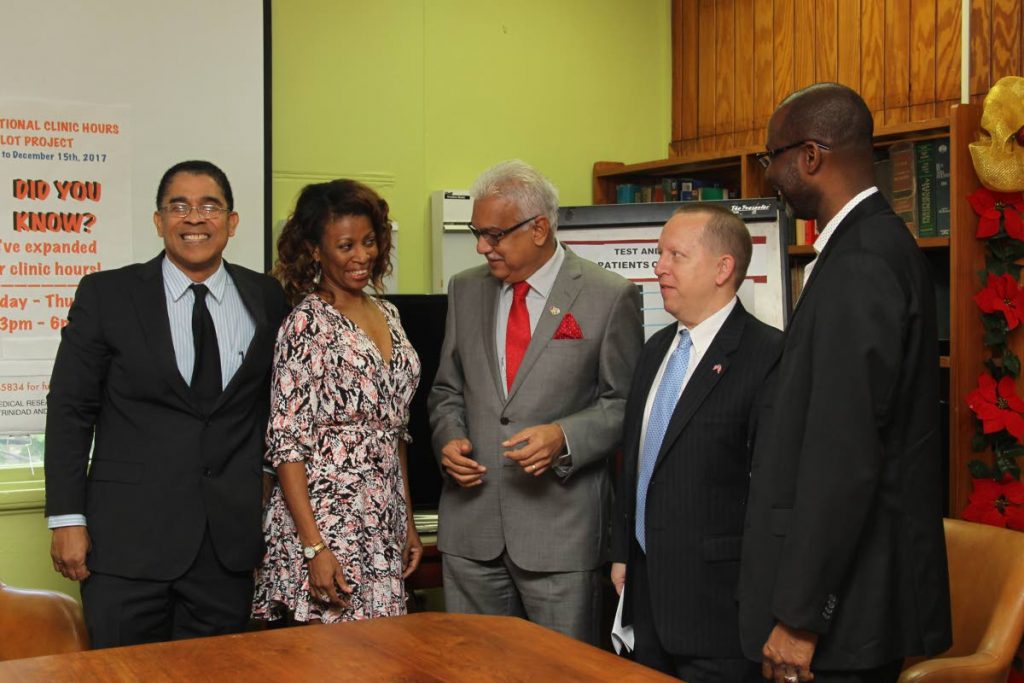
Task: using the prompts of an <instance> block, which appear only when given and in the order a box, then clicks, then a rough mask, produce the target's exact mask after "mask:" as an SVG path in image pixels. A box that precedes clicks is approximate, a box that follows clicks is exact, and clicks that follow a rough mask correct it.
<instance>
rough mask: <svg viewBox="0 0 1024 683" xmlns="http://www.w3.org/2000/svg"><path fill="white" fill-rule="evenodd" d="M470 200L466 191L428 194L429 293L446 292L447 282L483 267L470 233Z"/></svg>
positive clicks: (440, 191)
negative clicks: (457, 274) (466, 271)
mask: <svg viewBox="0 0 1024 683" xmlns="http://www.w3.org/2000/svg"><path fill="white" fill-rule="evenodd" d="M472 217H473V199H472V197H470V196H469V190H437V191H436V192H432V193H431V194H430V243H431V250H432V259H431V260H432V273H433V277H431V291H432V292H434V293H443V292H446V291H448V278H450V277H451V276H452V275H455V274H456V273H458V272H460V271H463V270H466V269H467V268H472V267H473V266H477V265H480V264H481V263H483V262H484V261H483V257H481V256H480V255H479V254H477V253H476V240H474V239H473V235H472V233H470V232H469V222H470V220H471V219H472Z"/></svg>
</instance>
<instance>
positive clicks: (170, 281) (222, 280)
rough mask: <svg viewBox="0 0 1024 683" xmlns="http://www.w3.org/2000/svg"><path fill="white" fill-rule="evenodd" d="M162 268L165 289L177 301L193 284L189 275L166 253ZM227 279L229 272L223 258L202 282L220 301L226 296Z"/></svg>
mask: <svg viewBox="0 0 1024 683" xmlns="http://www.w3.org/2000/svg"><path fill="white" fill-rule="evenodd" d="M161 268H162V270H163V276H164V290H165V291H166V292H167V293H168V294H169V295H170V297H171V299H172V300H173V301H177V300H178V299H180V298H181V297H183V296H185V292H187V291H188V288H189V285H192V284H193V282H192V280H190V279H189V277H188V275H185V273H183V272H181V270H180V269H179V268H178V266H176V265H174V263H172V262H171V260H170V259H169V258H167V256H166V255H164V260H163V262H162V263H161ZM227 281H228V272H227V270H226V269H225V268H224V260H223V259H221V262H220V265H219V266H218V267H217V270H216V272H214V274H213V275H211V276H210V277H208V278H206V280H204V281H203V282H202V283H201V284H204V285H206V287H207V288H208V289H209V290H210V296H212V297H213V299H214V301H218V302H219V301H220V300H221V299H222V298H223V297H224V288H225V287H226V286H227ZM197 284H198V283H197Z"/></svg>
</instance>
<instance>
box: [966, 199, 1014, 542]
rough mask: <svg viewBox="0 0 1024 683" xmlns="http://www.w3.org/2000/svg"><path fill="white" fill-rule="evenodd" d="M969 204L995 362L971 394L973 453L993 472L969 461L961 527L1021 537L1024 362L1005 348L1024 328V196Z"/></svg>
mask: <svg viewBox="0 0 1024 683" xmlns="http://www.w3.org/2000/svg"><path fill="white" fill-rule="evenodd" d="M968 200H969V201H970V203H971V206H972V207H973V208H974V212H975V213H977V214H978V216H979V220H978V228H977V231H976V232H975V235H976V236H977V237H978V239H983V240H985V268H984V270H982V271H980V272H979V273H978V277H979V279H980V280H981V281H982V282H984V283H985V286H984V287H983V288H982V289H981V290H980V291H979V292H978V293H977V294H976V295H975V296H974V302H975V303H976V304H977V305H978V309H979V310H980V312H981V323H982V327H983V328H984V330H985V336H984V344H985V346H987V347H989V350H990V356H989V358H988V360H986V361H985V369H986V371H985V372H983V373H982V374H981V375H980V376H979V377H978V386H977V388H976V389H975V390H974V391H972V392H970V393H969V394H967V405H968V406H969V407H970V409H971V411H972V412H973V413H974V415H975V416H976V417H977V425H978V428H977V433H976V434H975V436H974V440H973V447H974V450H975V451H976V452H981V451H985V450H990V451H991V452H992V460H991V464H989V463H988V462H985V461H982V460H972V461H971V462H970V463H968V469H969V470H970V473H971V475H972V476H973V477H974V490H973V492H972V493H971V497H970V502H969V503H968V505H967V508H966V509H965V510H964V513H963V516H964V519H968V520H971V521H975V522H983V523H985V524H994V525H996V526H1003V527H1009V528H1011V529H1021V530H1024V483H1022V482H1021V481H1020V478H1021V473H1020V466H1019V465H1018V464H1017V458H1018V457H1019V456H1021V455H1024V446H1022V445H1021V441H1022V440H1024V399H1022V398H1021V396H1020V395H1019V394H1018V392H1017V379H1018V378H1019V377H1020V372H1021V367H1020V359H1019V358H1018V357H1017V355H1016V354H1015V353H1013V351H1012V350H1011V349H1010V348H1009V346H1008V345H1007V339H1008V336H1009V334H1010V333H1011V332H1012V331H1014V330H1016V329H1017V328H1019V327H1021V323H1022V322H1024V291H1022V289H1021V286H1020V275H1021V266H1020V265H1018V264H1017V261H1018V260H1019V259H1021V258H1024V218H1022V216H1021V214H1022V212H1024V194H1022V193H1020V192H993V191H992V190H989V189H986V188H984V187H982V188H979V189H978V190H976V191H975V192H973V193H972V194H971V195H970V196H969V197H968Z"/></svg>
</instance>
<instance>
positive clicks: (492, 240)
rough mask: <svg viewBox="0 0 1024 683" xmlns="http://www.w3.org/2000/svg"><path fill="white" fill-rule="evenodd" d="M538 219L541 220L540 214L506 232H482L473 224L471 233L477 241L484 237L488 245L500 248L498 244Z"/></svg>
mask: <svg viewBox="0 0 1024 683" xmlns="http://www.w3.org/2000/svg"><path fill="white" fill-rule="evenodd" d="M538 218H540V214H539V213H538V214H537V215H536V216H531V217H530V218H527V219H526V220H525V221H522V222H519V223H516V224H515V225H513V226H512V227H511V228H505V229H504V230H480V229H479V228H477V227H476V226H474V225H473V224H472V223H470V224H469V231H470V232H471V233H473V237H475V238H476V239H478V240H479V239H480V238H481V237H482V238H484V241H485V242H487V244H489V245H491V246H492V247H496V246H498V242H500V241H502V240H503V239H505V237H506V236H508V235H509V234H510V233H513V232H515V231H516V230H518V229H519V228H521V227H523V226H524V225H526V224H527V223H530V222H532V221H535V220H537V219H538Z"/></svg>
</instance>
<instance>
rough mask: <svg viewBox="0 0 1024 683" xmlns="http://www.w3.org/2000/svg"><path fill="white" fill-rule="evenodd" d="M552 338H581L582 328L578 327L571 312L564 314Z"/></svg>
mask: <svg viewBox="0 0 1024 683" xmlns="http://www.w3.org/2000/svg"><path fill="white" fill-rule="evenodd" d="M552 339H583V330H581V329H580V324H579V323H578V322H576V318H574V317H572V313H566V314H565V317H563V318H562V324H561V325H559V326H558V330H556V331H555V336H554V337H552Z"/></svg>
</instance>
